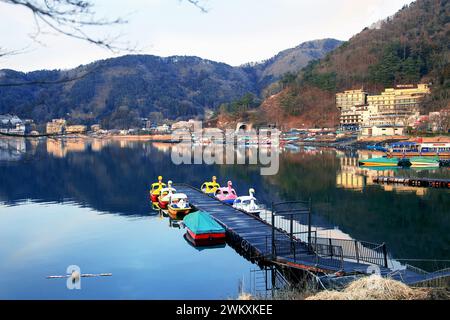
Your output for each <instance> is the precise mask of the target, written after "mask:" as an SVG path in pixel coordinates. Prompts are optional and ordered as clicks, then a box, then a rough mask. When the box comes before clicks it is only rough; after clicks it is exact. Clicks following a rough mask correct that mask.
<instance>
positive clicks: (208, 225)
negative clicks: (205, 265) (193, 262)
mask: <svg viewBox="0 0 450 320" xmlns="http://www.w3.org/2000/svg"><path fill="white" fill-rule="evenodd" d="M183 224H184V226H185V227H186V229H187V234H186V236H187V239H188V240H189V241H190V242H191V243H192V244H193V245H194V246H211V245H217V244H220V243H225V240H226V233H225V229H224V228H223V227H222V226H221V225H220V224H219V223H218V222H217V221H216V220H214V219H213V218H212V217H211V216H210V215H209V214H208V213H206V212H204V211H197V212H194V213H191V214H189V215H187V216H186V217H184V219H183Z"/></svg>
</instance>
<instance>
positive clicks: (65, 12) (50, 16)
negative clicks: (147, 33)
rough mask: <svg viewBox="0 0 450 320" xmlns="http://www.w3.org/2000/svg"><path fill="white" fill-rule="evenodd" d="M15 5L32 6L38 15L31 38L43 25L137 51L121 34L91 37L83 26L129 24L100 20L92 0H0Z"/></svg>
mask: <svg viewBox="0 0 450 320" xmlns="http://www.w3.org/2000/svg"><path fill="white" fill-rule="evenodd" d="M0 2H4V3H7V4H11V5H17V6H21V7H24V8H27V9H29V10H30V11H31V12H32V14H33V17H34V20H35V25H36V29H37V30H36V33H35V34H33V35H31V38H33V39H34V40H36V39H37V38H38V36H39V35H40V34H41V24H43V25H46V26H48V27H49V28H50V29H52V30H54V31H56V32H57V33H61V34H63V35H66V36H69V37H72V38H76V39H80V40H84V41H87V42H89V43H92V44H95V45H97V46H100V47H103V48H106V49H108V50H111V51H114V52H117V51H134V50H135V49H134V48H130V46H128V45H126V46H123V45H121V44H119V43H118V42H117V37H105V38H95V37H92V36H89V35H88V34H87V33H86V32H85V31H84V30H83V28H85V27H89V26H97V27H102V26H112V25H119V24H125V23H127V21H125V20H123V19H121V18H117V19H114V20H107V19H98V18H96V16H95V12H94V11H93V4H92V3H91V2H90V1H82V0H0Z"/></svg>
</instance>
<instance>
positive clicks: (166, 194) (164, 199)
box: [158, 181, 177, 210]
mask: <svg viewBox="0 0 450 320" xmlns="http://www.w3.org/2000/svg"><path fill="white" fill-rule="evenodd" d="M176 193H177V190H176V189H175V188H172V181H169V182H167V188H163V189H162V190H161V193H160V195H159V198H158V204H159V208H160V209H163V210H166V209H167V206H168V205H169V202H170V198H171V197H172V196H173V195H174V194H176Z"/></svg>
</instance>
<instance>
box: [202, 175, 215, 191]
mask: <svg viewBox="0 0 450 320" xmlns="http://www.w3.org/2000/svg"><path fill="white" fill-rule="evenodd" d="M219 188H220V184H218V183H217V178H216V176H214V177H212V181H209V182H205V183H203V184H202V187H201V188H200V189H201V190H202V192H203V193H206V194H214V193H215V192H216V191H217V189H219Z"/></svg>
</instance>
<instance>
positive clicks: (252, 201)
mask: <svg viewBox="0 0 450 320" xmlns="http://www.w3.org/2000/svg"><path fill="white" fill-rule="evenodd" d="M254 194H255V189H250V190H249V195H248V196H243V197H239V198H237V199H236V200H234V203H233V208H236V209H239V210H242V211H245V212H247V213H249V214H252V215H254V216H258V217H259V214H260V212H261V211H262V210H263V207H262V206H261V205H260V204H259V203H258V200H256V198H255V196H254Z"/></svg>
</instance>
